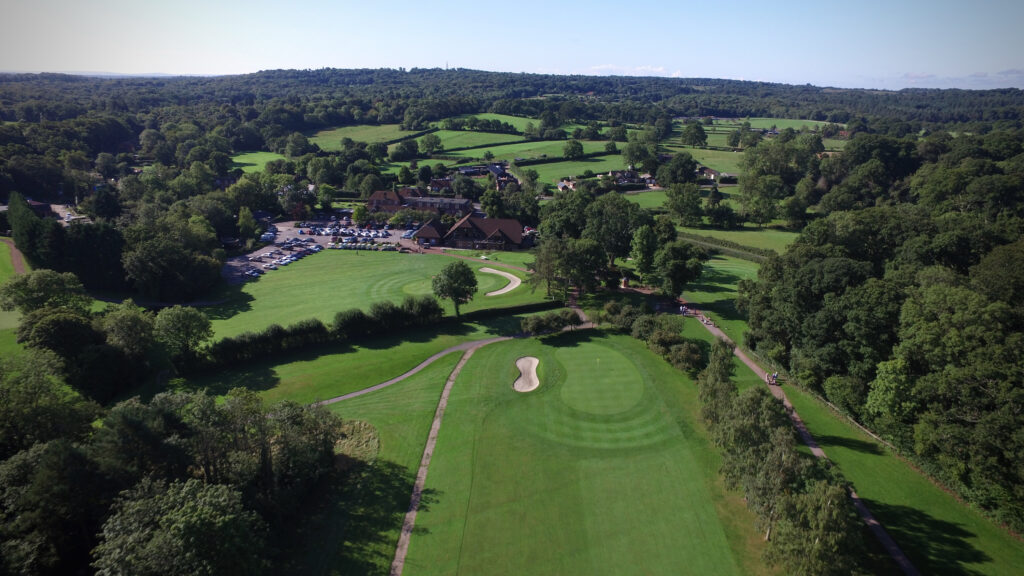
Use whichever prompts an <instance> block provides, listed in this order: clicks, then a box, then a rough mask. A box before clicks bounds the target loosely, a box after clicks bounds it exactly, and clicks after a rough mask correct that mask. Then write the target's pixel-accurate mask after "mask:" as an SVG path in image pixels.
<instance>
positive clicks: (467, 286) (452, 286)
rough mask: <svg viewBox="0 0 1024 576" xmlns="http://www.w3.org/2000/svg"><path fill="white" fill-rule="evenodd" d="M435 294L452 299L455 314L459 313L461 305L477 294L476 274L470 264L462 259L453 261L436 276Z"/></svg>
mask: <svg viewBox="0 0 1024 576" xmlns="http://www.w3.org/2000/svg"><path fill="white" fill-rule="evenodd" d="M432 284H433V288H434V295H436V296H437V297H438V298H441V299H444V300H451V301H452V304H453V305H454V306H455V316H458V315H459V306H460V305H462V304H465V303H466V302H469V301H470V300H472V299H473V295H474V294H476V287H477V281H476V274H474V273H473V269H472V268H470V267H469V265H468V264H466V263H465V262H461V261H456V262H452V263H451V264H448V265H447V266H445V267H444V268H443V269H442V270H441V272H440V273H439V274H438V275H437V276H434V280H433V283H432Z"/></svg>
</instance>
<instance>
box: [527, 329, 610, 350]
mask: <svg viewBox="0 0 1024 576" xmlns="http://www.w3.org/2000/svg"><path fill="white" fill-rule="evenodd" d="M607 337H608V336H607V334H605V333H604V332H603V331H601V330H571V331H569V332H559V333H558V334H550V335H548V336H544V337H542V338H541V339H540V341H541V342H542V343H544V345H546V346H551V347H552V348H575V347H577V346H579V345H580V344H582V343H585V342H594V341H596V340H604V339H606V338H607Z"/></svg>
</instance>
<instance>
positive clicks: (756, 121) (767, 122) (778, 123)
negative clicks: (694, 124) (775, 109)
mask: <svg viewBox="0 0 1024 576" xmlns="http://www.w3.org/2000/svg"><path fill="white" fill-rule="evenodd" d="M743 122H750V127H751V128H758V129H761V130H767V129H769V128H771V127H772V126H774V127H775V128H776V129H778V130H782V129H783V128H792V129H794V130H801V129H803V128H807V129H809V130H813V129H814V128H816V127H818V128H820V127H822V126H825V125H826V124H829V122H824V121H821V120H800V119H796V118H736V119H733V121H730V122H726V121H723V120H717V119H716V120H715V126H739V125H740V124H742V123H743Z"/></svg>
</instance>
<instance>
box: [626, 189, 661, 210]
mask: <svg viewBox="0 0 1024 576" xmlns="http://www.w3.org/2000/svg"><path fill="white" fill-rule="evenodd" d="M623 196H624V197H625V198H626V199H627V200H629V201H631V202H633V203H635V204H638V205H639V206H640V207H641V208H647V209H651V208H661V207H663V206H664V205H665V200H666V198H667V193H666V192H665V191H664V190H643V191H640V192H626V193H624V194H623Z"/></svg>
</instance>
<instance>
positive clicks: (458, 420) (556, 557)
mask: <svg viewBox="0 0 1024 576" xmlns="http://www.w3.org/2000/svg"><path fill="white" fill-rule="evenodd" d="M522 356H534V357H537V358H539V360H540V364H539V368H538V372H539V376H540V387H539V388H538V389H537V390H535V391H533V392H529V393H526V394H521V393H518V392H515V391H513V390H512V383H513V381H514V380H515V378H516V376H517V375H518V369H517V368H516V367H515V360H516V359H517V358H520V357H522ZM696 406H697V400H696V389H695V387H694V386H693V383H692V382H691V381H689V380H688V379H687V378H686V377H685V376H684V375H683V374H681V373H680V372H678V371H676V370H675V369H673V368H672V367H671V366H669V365H668V364H667V363H665V362H664V361H663V360H661V359H659V358H657V357H656V356H654V355H653V354H652V353H650V352H648V351H647V350H646V349H645V348H644V346H643V344H642V343H640V342H638V341H636V340H634V339H632V338H630V337H627V336H618V335H607V334H605V333H603V332H601V331H593V330H588V331H580V332H575V333H570V334H564V335H560V336H557V337H554V338H551V339H548V340H546V341H539V340H536V339H530V340H515V341H510V342H502V343H497V344H492V345H490V346H488V347H485V348H482V349H480V350H478V351H477V352H476V353H475V355H474V356H473V357H472V359H471V360H470V362H469V363H468V364H467V365H466V367H465V368H464V370H463V371H462V374H461V375H460V376H459V378H458V380H457V381H456V383H455V386H454V388H453V390H452V395H451V398H450V400H449V404H448V411H447V412H446V414H445V420H444V424H443V426H442V427H441V432H440V436H439V439H438V443H437V446H436V448H435V451H434V455H433V460H432V462H431V467H430V471H429V474H428V476H427V483H426V487H427V489H428V490H430V491H431V502H430V503H429V506H428V507H427V508H426V509H425V510H421V512H420V514H419V516H418V518H417V526H416V531H415V532H414V534H413V537H412V542H411V544H410V548H409V556H408V558H407V560H406V567H405V568H406V573H408V574H455V573H462V574H740V573H743V574H751V573H755V574H756V573H764V571H765V569H764V568H763V567H762V566H761V564H762V563H761V561H760V558H759V554H760V545H759V542H758V538H757V537H756V534H755V535H754V537H753V538H751V534H752V533H753V531H752V530H751V529H750V520H751V519H750V516H749V514H748V513H747V512H746V510H745V509H743V507H742V503H741V502H740V501H739V499H738V498H737V497H736V495H735V494H727V493H724V492H723V491H722V488H721V484H720V481H719V479H718V475H717V468H718V466H719V461H718V457H717V454H716V453H715V451H714V450H713V449H712V448H711V446H710V445H709V443H708V441H707V438H706V437H705V435H704V432H703V429H702V428H700V426H699V425H698V424H697V422H696V417H695V411H696Z"/></svg>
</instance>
